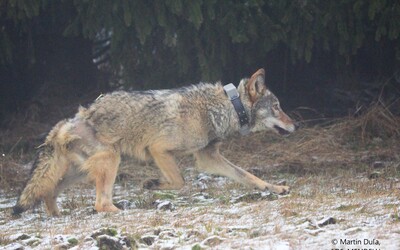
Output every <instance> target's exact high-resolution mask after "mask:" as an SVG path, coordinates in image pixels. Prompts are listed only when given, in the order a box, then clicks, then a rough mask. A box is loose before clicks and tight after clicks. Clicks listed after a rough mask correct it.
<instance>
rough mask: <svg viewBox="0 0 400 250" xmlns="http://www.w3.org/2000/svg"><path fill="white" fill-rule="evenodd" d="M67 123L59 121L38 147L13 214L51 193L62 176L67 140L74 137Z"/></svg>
mask: <svg viewBox="0 0 400 250" xmlns="http://www.w3.org/2000/svg"><path fill="white" fill-rule="evenodd" d="M68 126H69V124H68V123H67V122H66V121H61V122H59V123H58V124H57V125H56V126H54V128H53V129H52V131H50V133H49V135H48V136H47V138H46V142H45V143H44V144H43V145H42V146H40V147H39V151H38V153H37V155H36V159H35V161H34V163H33V166H32V170H31V177H30V179H29V180H28V182H27V184H26V186H25V188H24V190H23V191H22V193H21V195H20V197H19V199H18V201H17V204H16V205H15V206H14V207H13V214H14V215H18V214H20V213H22V212H24V211H26V210H28V209H30V208H32V207H33V206H35V205H36V204H37V203H39V202H40V201H41V200H43V199H45V198H46V197H49V196H50V195H53V194H54V192H55V190H56V186H57V184H58V183H59V182H60V179H61V177H62V175H63V174H64V173H63V169H62V165H66V164H67V162H66V157H65V154H66V152H67V144H68V142H70V141H72V140H74V139H75V138H74V137H73V136H71V135H70V134H69V133H68Z"/></svg>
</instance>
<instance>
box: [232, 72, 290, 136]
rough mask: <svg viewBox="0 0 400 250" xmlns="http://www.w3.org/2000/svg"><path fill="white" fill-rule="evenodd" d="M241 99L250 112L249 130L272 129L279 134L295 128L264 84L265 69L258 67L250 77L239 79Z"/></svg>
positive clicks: (287, 132)
mask: <svg viewBox="0 0 400 250" xmlns="http://www.w3.org/2000/svg"><path fill="white" fill-rule="evenodd" d="M238 91H239V94H240V96H241V100H242V102H243V104H244V105H245V106H247V107H248V108H249V110H250V112H251V124H250V126H251V131H252V132H256V131H262V130H267V129H270V130H273V131H275V132H276V133H279V134H281V135H285V134H289V133H291V132H293V131H294V130H295V125H294V123H293V121H292V119H290V117H289V116H288V115H287V114H285V112H283V111H282V109H281V106H280V104H279V100H278V98H277V97H276V96H275V95H274V94H273V93H272V92H271V91H269V90H268V89H267V87H266V85H265V71H264V69H259V70H258V71H257V72H256V73H254V74H253V75H252V76H251V77H250V79H243V80H242V81H240V84H239V87H238Z"/></svg>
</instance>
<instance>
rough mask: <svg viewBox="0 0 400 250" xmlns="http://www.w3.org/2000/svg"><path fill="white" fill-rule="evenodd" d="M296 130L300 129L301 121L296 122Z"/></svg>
mask: <svg viewBox="0 0 400 250" xmlns="http://www.w3.org/2000/svg"><path fill="white" fill-rule="evenodd" d="M293 124H294V130H298V129H299V128H300V127H301V124H300V122H294V123H293Z"/></svg>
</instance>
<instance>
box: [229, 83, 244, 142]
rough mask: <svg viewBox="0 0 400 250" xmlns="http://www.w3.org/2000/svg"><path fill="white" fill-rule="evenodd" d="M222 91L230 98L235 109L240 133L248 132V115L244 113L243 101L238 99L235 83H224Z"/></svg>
mask: <svg viewBox="0 0 400 250" xmlns="http://www.w3.org/2000/svg"><path fill="white" fill-rule="evenodd" d="M224 91H225V93H226V95H227V96H228V97H229V99H230V100H231V102H232V105H233V107H234V108H235V111H236V113H237V115H238V117H239V123H240V130H239V132H240V134H242V135H247V134H248V133H249V132H250V128H249V117H248V116H247V114H246V110H245V109H244V106H243V103H242V102H241V101H240V98H239V92H238V91H237V89H236V87H235V85H233V84H232V83H229V84H227V85H225V86H224Z"/></svg>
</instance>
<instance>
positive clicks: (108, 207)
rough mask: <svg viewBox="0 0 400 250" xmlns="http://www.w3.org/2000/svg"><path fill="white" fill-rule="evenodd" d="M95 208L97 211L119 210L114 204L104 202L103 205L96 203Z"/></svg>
mask: <svg viewBox="0 0 400 250" xmlns="http://www.w3.org/2000/svg"><path fill="white" fill-rule="evenodd" d="M95 209H96V211H97V212H118V211H120V209H119V208H117V207H116V206H115V205H114V204H104V205H96V206H95Z"/></svg>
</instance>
